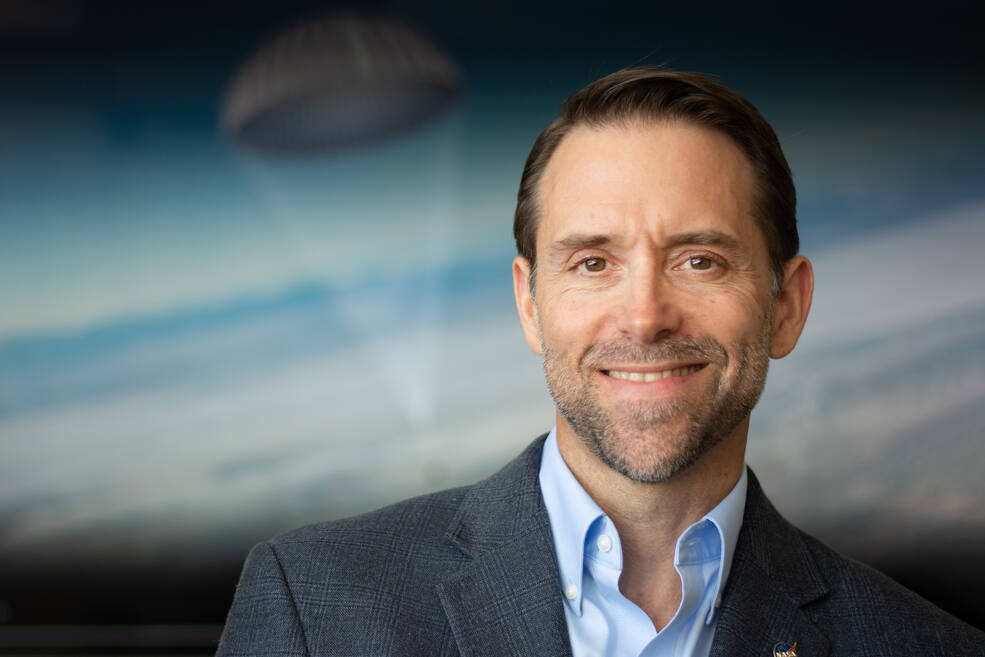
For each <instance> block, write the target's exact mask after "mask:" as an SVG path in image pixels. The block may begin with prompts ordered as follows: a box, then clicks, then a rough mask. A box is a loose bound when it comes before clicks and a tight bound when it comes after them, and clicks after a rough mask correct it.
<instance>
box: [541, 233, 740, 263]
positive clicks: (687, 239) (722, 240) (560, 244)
mask: <svg viewBox="0 0 985 657" xmlns="http://www.w3.org/2000/svg"><path fill="white" fill-rule="evenodd" d="M610 242H612V237H611V236H610V235H607V234H605V233H573V234H571V235H566V236H564V237H562V238H561V239H559V240H556V241H555V242H554V243H553V244H551V246H550V254H551V255H552V256H555V257H556V256H559V255H564V254H566V253H568V252H570V251H577V250H579V249H591V248H595V247H599V246H603V245H605V244H609V243H610ZM685 244H694V245H698V246H719V247H721V248H724V249H727V250H730V251H742V244H741V243H740V242H739V240H737V239H736V238H735V237H733V236H731V235H729V234H728V233H723V232H721V231H719V230H701V231H695V232H692V233H680V234H677V235H671V236H670V237H669V238H668V239H667V246H668V247H674V246H683V245H685Z"/></svg>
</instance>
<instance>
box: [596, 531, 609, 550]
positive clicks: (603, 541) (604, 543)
mask: <svg viewBox="0 0 985 657" xmlns="http://www.w3.org/2000/svg"><path fill="white" fill-rule="evenodd" d="M595 544H596V545H598V546H599V550H601V551H602V552H608V551H609V550H611V549H612V539H611V538H609V537H608V536H606V535H605V534H602V535H601V536H599V538H598V540H597V541H595Z"/></svg>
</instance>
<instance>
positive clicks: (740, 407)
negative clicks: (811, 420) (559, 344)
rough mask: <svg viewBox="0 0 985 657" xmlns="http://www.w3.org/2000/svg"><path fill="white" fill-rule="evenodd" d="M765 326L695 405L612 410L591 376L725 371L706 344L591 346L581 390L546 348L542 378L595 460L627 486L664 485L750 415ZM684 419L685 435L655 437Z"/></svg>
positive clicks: (759, 386) (721, 357)
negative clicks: (697, 366) (600, 372)
mask: <svg viewBox="0 0 985 657" xmlns="http://www.w3.org/2000/svg"><path fill="white" fill-rule="evenodd" d="M769 314H772V313H769ZM771 324H772V322H771V321H770V318H769V317H767V318H766V321H765V322H764V324H763V331H762V332H761V334H760V335H759V336H757V339H756V340H755V341H754V342H752V343H750V344H745V345H742V347H741V349H740V351H739V352H738V356H737V358H738V362H737V365H736V371H735V378H734V381H733V382H731V383H730V384H729V383H727V382H725V381H723V380H722V378H721V376H720V375H719V376H718V377H717V378H716V379H715V381H714V383H713V385H712V389H711V391H710V394H709V396H708V398H706V399H703V400H699V401H694V400H687V399H674V400H672V401H667V402H659V403H650V404H646V405H643V404H639V403H637V404H628V403H627V404H624V405H622V407H620V408H615V409H611V410H610V409H606V408H603V407H602V405H601V404H600V403H599V400H598V398H597V390H596V388H594V387H593V386H592V384H591V377H592V376H594V372H595V371H596V370H597V369H598V366H599V365H601V364H603V363H612V362H633V363H645V362H661V361H662V362H667V361H678V362H706V363H708V364H709V366H710V365H717V366H718V367H719V372H723V371H725V369H726V368H727V366H728V364H729V355H728V352H727V351H726V349H725V347H724V346H723V345H722V344H721V343H719V342H717V341H716V340H714V339H712V338H704V339H701V340H693V339H689V338H668V339H665V340H662V341H661V342H659V343H656V344H653V345H650V346H640V345H638V344H635V343H633V342H632V341H630V340H624V341H614V342H608V343H599V344H594V345H592V346H591V347H590V348H589V349H588V350H587V351H586V352H585V354H584V355H583V356H582V358H581V362H580V363H579V370H578V372H579V373H580V377H579V378H580V383H579V381H578V379H574V380H573V377H572V375H571V373H570V372H568V371H565V370H564V367H563V364H562V363H560V362H559V359H558V357H557V356H556V355H555V354H554V353H553V352H552V351H551V350H550V349H549V348H548V347H547V346H546V345H544V373H545V375H546V378H547V385H548V388H549V389H550V392H551V397H553V398H554V403H555V405H556V406H557V409H558V412H559V413H560V414H561V416H562V417H563V418H564V419H565V421H567V423H568V424H569V425H570V426H571V428H572V429H573V430H574V432H575V433H576V434H577V435H578V437H579V438H580V439H581V441H582V443H583V444H584V445H585V446H586V447H587V448H588V449H589V450H590V451H591V452H592V453H593V454H595V455H596V456H597V457H598V458H599V459H600V460H601V461H602V462H603V463H605V464H606V465H607V466H608V467H610V468H612V469H613V470H615V471H616V472H618V473H620V474H622V475H624V476H626V477H628V478H629V479H631V480H633V481H637V482H641V483H658V482H663V481H667V480H669V479H671V478H672V477H674V476H675V475H677V474H679V473H681V472H683V471H684V470H686V469H688V468H689V467H691V466H692V465H693V464H694V463H695V462H697V461H698V460H699V459H700V458H701V457H702V456H704V455H705V454H706V453H707V452H708V451H709V450H711V449H712V448H713V447H715V446H716V445H718V444H719V443H720V442H721V441H722V440H723V439H724V438H725V437H726V436H728V435H729V434H731V433H732V431H733V430H734V429H735V428H736V427H737V426H738V425H739V424H740V423H741V422H742V421H743V420H745V419H746V418H747V417H748V416H749V413H750V412H751V411H752V409H753V407H754V406H755V405H756V402H757V401H758V400H759V396H760V394H762V391H763V387H764V385H765V384H766V372H767V369H768V367H769V346H768V345H769V338H770V335H769V331H770V326H771ZM542 344H543V341H542ZM726 386H727V387H726ZM683 414H687V416H688V419H687V423H686V428H685V429H684V430H683V435H680V436H669V437H666V436H665V437H663V438H659V434H660V432H661V430H662V429H665V428H666V427H667V425H668V423H670V422H671V421H672V420H673V419H674V418H679V417H681V416H682V415H683ZM661 447H664V448H665V449H661Z"/></svg>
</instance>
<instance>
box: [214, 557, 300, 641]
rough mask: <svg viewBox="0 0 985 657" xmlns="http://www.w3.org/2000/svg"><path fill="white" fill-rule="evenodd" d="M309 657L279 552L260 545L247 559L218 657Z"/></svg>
mask: <svg viewBox="0 0 985 657" xmlns="http://www.w3.org/2000/svg"><path fill="white" fill-rule="evenodd" d="M265 655H271V656H272V655H276V656H277V657H294V656H297V657H308V647H307V639H306V638H305V635H304V629H303V628H302V627H301V619H300V616H299V615H298V610H297V606H296V604H295V602H294V595H293V593H292V592H291V588H290V585H289V584H288V582H287V578H286V577H285V575H284V569H283V567H282V566H281V563H280V560H279V559H278V558H277V553H276V552H275V549H274V547H273V546H272V545H271V544H270V543H260V544H259V545H257V546H256V547H254V548H253V549H252V550H250V554H249V556H247V558H246V564H245V565H244V566H243V573H242V575H240V579H239V584H238V585H237V586H236V595H235V597H234V598H233V605H232V607H231V608H230V610H229V616H228V617H227V618H226V626H225V628H224V629H223V631H222V638H221V639H220V641H219V650H218V652H217V653H216V656H217V657H247V656H249V657H263V656H265Z"/></svg>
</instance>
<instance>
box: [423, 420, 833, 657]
mask: <svg viewBox="0 0 985 657" xmlns="http://www.w3.org/2000/svg"><path fill="white" fill-rule="evenodd" d="M545 437H546V434H545V435H544V436H541V437H540V438H538V439H537V440H535V441H534V442H533V443H532V444H531V445H530V446H529V447H527V449H526V450H525V451H524V452H523V453H522V454H521V455H520V456H519V457H518V458H517V459H515V460H514V461H512V462H511V463H509V464H508V465H507V466H506V467H504V468H503V469H502V470H500V471H499V472H498V473H496V474H495V475H493V476H492V477H490V478H488V479H486V480H484V481H481V482H479V483H478V484H476V485H475V486H473V487H471V488H469V489H468V491H467V492H466V494H465V496H464V498H463V500H462V503H461V506H460V507H459V510H458V512H457V513H456V515H455V517H454V519H453V520H452V522H451V523H450V525H449V528H448V531H447V534H446V538H447V539H448V540H449V541H451V542H452V543H453V544H454V545H455V546H456V547H457V548H458V549H459V550H460V551H461V552H462V553H463V554H465V555H466V556H467V557H469V561H468V562H467V563H466V565H465V566H464V567H462V568H460V569H459V570H456V571H455V572H453V573H450V574H449V575H448V577H446V578H444V579H443V580H442V581H441V582H439V583H438V584H437V587H436V588H437V592H438V596H439V598H440V600H441V604H442V605H443V607H444V610H445V613H446V615H447V617H448V621H449V624H450V625H451V629H452V634H453V635H454V638H455V641H456V642H457V643H458V649H459V652H460V653H461V654H462V655H463V657H499V656H501V655H517V656H520V657H555V656H557V657H561V656H570V655H571V645H570V642H569V640H568V629H567V624H566V621H565V615H564V608H563V607H562V602H561V592H560V588H559V587H560V580H559V575H558V566H557V560H556V557H555V555H554V544H553V540H552V538H551V531H550V522H549V520H548V517H547V511H546V509H545V508H544V503H543V499H542V497H541V493H540V487H539V485H538V482H537V475H538V472H539V470H540V459H541V454H542V452H543V445H544V439H545ZM748 475H749V484H748V486H749V487H748V491H747V494H746V507H745V514H744V517H743V522H742V529H741V530H740V532H739V538H738V543H737V545H736V549H735V554H734V556H733V559H732V568H731V572H730V574H729V578H728V582H727V583H726V586H725V591H724V593H723V595H722V604H721V609H720V616H719V618H718V625H717V629H716V630H715V638H714V641H713V643H712V647H711V656H710V657H772V656H773V654H774V653H773V649H774V646H776V645H777V644H778V643H781V642H782V643H786V644H790V645H793V644H794V643H796V645H797V647H796V654H797V655H798V657H825V656H826V655H827V654H828V651H829V641H828V638H827V637H826V636H825V634H824V633H823V632H822V631H821V630H820V629H819V628H818V627H817V626H816V625H814V623H812V622H811V620H810V619H809V618H808V617H807V615H805V614H804V612H803V610H802V607H804V606H806V605H808V604H810V603H812V602H814V601H816V600H818V599H820V598H822V597H823V596H825V595H826V594H827V592H828V586H827V583H826V582H825V580H824V577H823V576H822V574H821V572H820V570H819V569H818V567H817V565H816V564H815V561H814V558H813V556H812V555H811V553H810V550H809V549H808V547H807V544H806V543H805V541H804V538H803V536H802V535H801V533H800V532H799V531H798V530H797V529H796V528H795V527H793V525H791V524H790V523H788V522H787V521H786V520H784V518H783V517H782V516H781V515H780V514H779V512H777V510H776V509H775V508H774V507H773V505H772V504H771V503H770V502H769V500H768V499H767V498H766V496H765V494H764V493H763V490H762V487H761V486H760V484H759V481H758V480H757V479H756V476H755V475H754V474H753V472H752V471H751V470H749V471H748Z"/></svg>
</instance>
